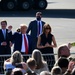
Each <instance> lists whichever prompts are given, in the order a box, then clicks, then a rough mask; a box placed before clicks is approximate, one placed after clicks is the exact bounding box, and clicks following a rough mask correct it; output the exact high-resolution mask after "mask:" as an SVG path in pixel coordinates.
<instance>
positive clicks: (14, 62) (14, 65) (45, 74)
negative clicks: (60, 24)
mask: <svg viewBox="0 0 75 75" xmlns="http://www.w3.org/2000/svg"><path fill="white" fill-rule="evenodd" d="M41 18H42V13H41V12H37V13H36V19H35V20H33V21H31V22H30V23H29V25H28V27H27V25H26V24H20V27H19V28H18V29H17V30H16V31H15V32H14V33H12V28H13V26H8V28H7V25H8V24H7V21H6V20H2V21H1V23H0V24H1V29H0V55H7V54H10V55H11V47H12V46H13V45H14V46H13V54H12V55H11V57H10V58H8V59H5V61H4V64H3V69H4V71H5V74H6V75H38V74H39V75H58V74H59V75H62V74H63V75H74V72H75V69H74V65H75V61H74V58H68V57H69V56H70V48H71V44H70V43H69V44H68V45H66V44H64V45H61V46H59V47H58V60H57V61H55V56H54V50H53V48H56V47H57V42H56V39H55V36H54V35H53V34H52V33H51V31H52V28H51V26H50V24H47V23H46V22H44V21H42V19H41ZM29 33H30V34H29ZM27 54H31V57H30V58H27V59H26V58H25V57H23V55H27ZM42 54H52V55H51V56H49V57H51V58H52V59H50V64H51V67H48V64H47V62H46V61H45V60H44V58H43V55H42ZM0 61H1V58H0ZM0 66H1V64H0Z"/></svg>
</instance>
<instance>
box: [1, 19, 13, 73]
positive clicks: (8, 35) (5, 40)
mask: <svg viewBox="0 0 75 75" xmlns="http://www.w3.org/2000/svg"><path fill="white" fill-rule="evenodd" d="M0 24H1V29H0V55H6V54H7V55H8V54H11V40H12V32H11V31H9V30H8V29H6V27H7V21H6V20H3V21H1V23H0ZM7 58H8V57H6V56H5V57H2V56H0V73H3V70H4V69H3V62H4V60H6V59H7Z"/></svg>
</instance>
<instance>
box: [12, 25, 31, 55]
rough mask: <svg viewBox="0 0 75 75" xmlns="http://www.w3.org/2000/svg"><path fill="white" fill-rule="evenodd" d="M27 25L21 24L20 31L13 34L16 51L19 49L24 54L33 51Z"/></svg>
mask: <svg viewBox="0 0 75 75" xmlns="http://www.w3.org/2000/svg"><path fill="white" fill-rule="evenodd" d="M26 30H27V26H26V25H25V24H21V26H20V32H15V33H14V35H13V43H14V51H16V50H18V51H20V52H21V53H22V54H31V53H32V42H31V41H32V40H31V36H30V35H28V34H26Z"/></svg>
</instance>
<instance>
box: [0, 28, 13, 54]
mask: <svg viewBox="0 0 75 75" xmlns="http://www.w3.org/2000/svg"><path fill="white" fill-rule="evenodd" d="M11 40H12V32H8V29H6V39H4V35H3V32H2V29H0V54H11V48H10V45H9V42H10V41H11ZM2 42H6V43H7V45H6V46H2V45H1V43H2Z"/></svg>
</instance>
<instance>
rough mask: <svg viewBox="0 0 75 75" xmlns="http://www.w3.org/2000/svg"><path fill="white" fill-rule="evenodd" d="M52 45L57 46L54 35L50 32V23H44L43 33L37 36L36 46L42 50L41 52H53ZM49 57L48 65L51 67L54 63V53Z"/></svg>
mask: <svg viewBox="0 0 75 75" xmlns="http://www.w3.org/2000/svg"><path fill="white" fill-rule="evenodd" d="M54 47H57V44H56V40H55V37H54V35H53V34H51V27H50V25H49V24H45V25H44V26H43V33H42V34H41V35H39V37H38V41H37V48H38V49H39V50H40V51H41V52H42V54H53V53H54V52H53V48H54ZM49 56H50V55H49ZM49 58H50V59H49V61H50V67H51V68H52V67H53V65H54V63H55V58H54V55H51V56H50V57H49ZM51 68H50V70H51Z"/></svg>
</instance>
